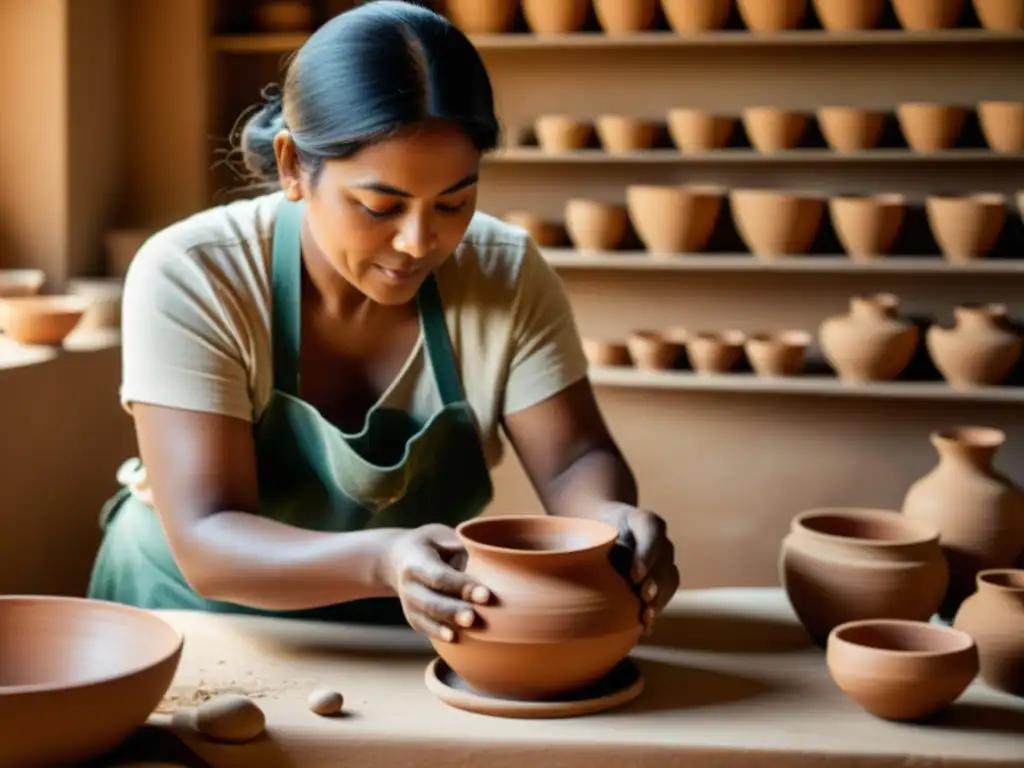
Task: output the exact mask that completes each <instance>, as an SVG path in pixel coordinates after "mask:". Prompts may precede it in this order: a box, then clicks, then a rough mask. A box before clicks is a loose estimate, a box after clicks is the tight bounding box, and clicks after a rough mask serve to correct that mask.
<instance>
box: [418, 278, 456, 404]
mask: <svg viewBox="0 0 1024 768" xmlns="http://www.w3.org/2000/svg"><path fill="white" fill-rule="evenodd" d="M416 301H417V303H418V304H419V307H420V317H421V318H422V322H423V341H424V342H425V343H426V346H427V357H428V358H429V359H430V367H431V368H432V369H433V371H434V382H435V383H436V384H437V389H438V391H439V392H440V394H441V402H442V403H444V404H445V405H452V404H454V403H461V402H465V400H466V395H465V393H464V392H463V391H462V378H461V377H460V376H459V368H458V366H457V365H456V364H455V350H454V349H452V340H451V337H450V336H449V335H448V324H447V323H446V322H445V318H444V303H443V302H442V301H441V291H440V290H439V289H438V287H437V278H436V277H434V273H433V272H432V273H430V274H429V275H427V279H426V280H424V281H423V285H421V286H420V289H419V291H418V293H417V295H416Z"/></svg>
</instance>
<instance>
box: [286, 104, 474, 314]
mask: <svg viewBox="0 0 1024 768" xmlns="http://www.w3.org/2000/svg"><path fill="white" fill-rule="evenodd" d="M479 169H480V152H479V151H478V150H477V149H476V147H475V146H474V145H473V143H472V142H471V141H470V140H469V139H468V138H467V137H466V136H465V135H464V134H463V133H462V132H461V131H459V130H458V129H457V128H455V127H452V126H449V125H444V124H424V125H420V126H416V127H415V128H414V129H408V130H406V131H403V132H402V133H401V134H399V135H396V136H394V137H392V138H389V139H386V140H384V141H381V142H379V143H376V144H371V145H369V146H367V147H366V148H365V149H363V150H362V151H360V152H359V153H357V154H356V156H355V157H352V158H349V159H345V160H330V161H328V162H327V163H326V164H325V165H324V168H323V170H322V172H321V174H320V177H319V178H318V179H317V182H316V184H315V186H314V185H312V184H311V183H310V178H309V175H308V174H307V173H305V172H303V173H302V174H301V179H300V180H299V183H298V187H299V191H301V196H302V198H303V199H304V200H305V201H306V220H307V226H308V228H309V232H310V234H311V235H312V238H313V240H314V241H315V242H316V244H317V246H319V249H320V251H321V252H322V254H323V257H324V258H325V259H326V261H327V262H329V263H330V264H331V266H332V267H334V269H336V270H337V272H338V273H339V274H340V275H341V276H342V277H343V278H344V279H345V280H346V281H347V282H349V283H350V284H351V285H353V286H354V287H356V288H357V289H358V290H359V291H361V292H362V293H363V294H364V295H366V296H367V297H369V298H370V299H372V300H373V301H375V302H377V303H379V304H387V305H399V304H405V303H407V302H409V301H411V300H412V299H413V298H414V297H415V295H416V291H417V290H418V289H419V287H420V285H421V284H422V283H423V280H424V279H425V278H426V277H427V275H428V274H430V272H431V271H433V270H434V269H436V268H437V267H438V266H440V264H441V263H442V262H443V261H444V260H445V259H446V258H448V256H449V255H450V254H451V253H452V251H454V249H455V248H456V246H457V245H458V244H459V243H460V242H461V241H462V237H463V235H464V234H465V233H466V229H467V228H468V227H469V222H470V220H471V219H472V217H473V213H474V211H475V210H476V198H477V174H478V173H479ZM285 188H286V190H287V191H288V192H289V196H292V197H294V195H295V194H296V191H294V188H293V187H291V188H290V187H289V185H288V184H287V183H286V185H285Z"/></svg>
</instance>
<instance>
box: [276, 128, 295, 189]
mask: <svg viewBox="0 0 1024 768" xmlns="http://www.w3.org/2000/svg"><path fill="white" fill-rule="evenodd" d="M274 156H275V157H276V158H277V177H278V180H279V181H280V182H281V188H282V189H283V190H284V193H285V196H286V197H287V198H288V199H289V200H291V201H292V202H293V203H294V202H298V201H299V200H301V199H302V165H301V163H299V154H298V152H296V150H295V142H294V141H292V136H291V134H290V133H288V131H279V132H278V134H277V135H276V136H275V137H274Z"/></svg>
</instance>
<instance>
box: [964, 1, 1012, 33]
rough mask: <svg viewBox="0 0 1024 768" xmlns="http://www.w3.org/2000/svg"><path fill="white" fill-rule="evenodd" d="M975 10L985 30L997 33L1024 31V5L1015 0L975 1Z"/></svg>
mask: <svg viewBox="0 0 1024 768" xmlns="http://www.w3.org/2000/svg"><path fill="white" fill-rule="evenodd" d="M974 10H975V12H976V13H977V14H978V20H979V21H980V22H981V26H982V27H983V28H984V29H991V30H993V31H996V32H1019V31H1021V30H1024V3H1021V2H1016V1H1015V0H974Z"/></svg>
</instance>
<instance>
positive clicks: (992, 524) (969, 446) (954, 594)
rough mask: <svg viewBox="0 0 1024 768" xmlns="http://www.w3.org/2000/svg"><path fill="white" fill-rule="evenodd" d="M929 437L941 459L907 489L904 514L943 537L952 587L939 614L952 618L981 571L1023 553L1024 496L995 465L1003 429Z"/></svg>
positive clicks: (957, 431) (965, 429)
mask: <svg viewBox="0 0 1024 768" xmlns="http://www.w3.org/2000/svg"><path fill="white" fill-rule="evenodd" d="M930 439H931V443H932V445H933V446H935V450H936V451H937V452H938V454H939V461H938V463H937V464H936V465H935V467H933V468H932V469H931V470H930V471H929V472H928V473H927V474H926V475H924V476H923V477H922V478H920V479H919V480H917V481H915V482H914V483H913V484H912V485H911V486H910V488H909V489H908V490H907V494H906V496H905V497H904V500H903V514H904V515H905V516H906V517H907V518H908V519H910V520H914V521H916V522H918V523H920V524H923V525H928V526H933V527H935V528H937V529H938V531H939V533H940V534H941V536H942V549H943V551H944V552H945V555H946V560H947V561H948V562H949V568H950V583H949V590H948V593H947V595H946V598H945V600H944V601H943V604H942V608H941V610H940V615H942V616H943V617H944V618H952V616H953V615H954V614H955V613H956V609H957V606H958V605H959V604H960V603H961V602H962V601H963V600H964V599H965V598H966V597H967V596H968V595H970V594H971V593H972V592H973V591H974V588H975V577H976V575H977V574H978V572H980V571H982V570H986V569H989V568H1006V567H1010V566H1011V565H1012V564H1013V562H1014V560H1015V559H1016V558H1017V557H1018V556H1019V555H1020V554H1021V551H1022V550H1024V492H1022V491H1021V489H1020V488H1019V487H1018V486H1017V485H1015V484H1014V483H1013V482H1012V481H1011V480H1010V479H1009V478H1008V477H1006V476H1005V475H1003V474H1002V473H1000V472H998V471H997V470H996V469H995V468H994V467H993V460H994V458H995V454H996V451H998V450H999V448H1000V447H1001V446H1002V445H1003V443H1004V442H1005V441H1006V435H1005V434H1004V432H1003V431H1002V430H1000V429H995V428H993V427H958V428H955V429H949V430H943V431H936V432H933V433H932V434H931V435H930Z"/></svg>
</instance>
